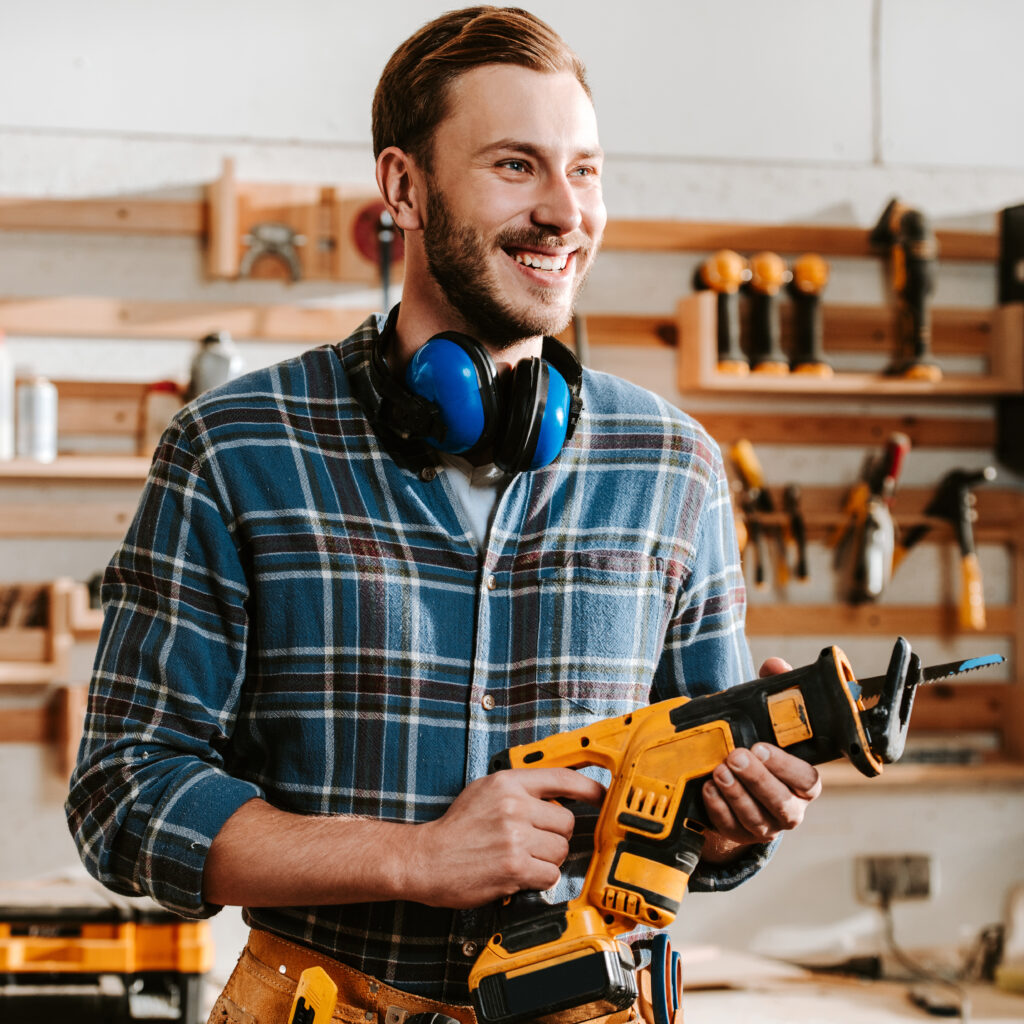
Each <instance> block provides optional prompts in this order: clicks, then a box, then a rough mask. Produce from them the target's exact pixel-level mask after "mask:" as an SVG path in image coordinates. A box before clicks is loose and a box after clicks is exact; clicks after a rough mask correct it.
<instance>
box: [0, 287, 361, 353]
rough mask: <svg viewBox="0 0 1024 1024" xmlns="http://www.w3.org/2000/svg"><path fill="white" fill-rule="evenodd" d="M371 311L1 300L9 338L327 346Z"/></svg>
mask: <svg viewBox="0 0 1024 1024" xmlns="http://www.w3.org/2000/svg"><path fill="white" fill-rule="evenodd" d="M371 312H373V311H372V310H368V309H363V308H354V307H345V306H334V307H309V308H305V307H300V306H284V305H266V306H261V305H251V304H249V305H246V304H241V303H198V302H195V303H185V302H135V301H132V302H126V301H121V300H119V299H108V298H97V297H94V296H62V297H53V298H35V299H25V298H0V329H2V330H4V331H6V332H7V334H9V335H12V336H16V335H25V336H33V335H42V336H47V337H48V336H58V337H68V338H133V339H134V338H140V339H144V338H153V339H160V340H193V339H196V338H201V337H203V336H204V335H206V334H209V333H210V332H211V331H215V330H226V331H230V332H231V334H232V335H233V336H234V338H236V339H246V340H252V341H257V340H267V341H295V342H329V341H340V340H341V339H342V338H345V337H346V336H347V335H349V334H350V333H351V332H352V331H353V330H354V329H355V328H356V327H358V326H359V324H360V323H362V322H363V320H365V319H366V317H367V316H369V315H370V313H371Z"/></svg>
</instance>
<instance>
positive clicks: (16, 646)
mask: <svg viewBox="0 0 1024 1024" xmlns="http://www.w3.org/2000/svg"><path fill="white" fill-rule="evenodd" d="M48 649H49V637H48V636H47V632H46V629H45V628H43V627H41V626H40V627H33V628H29V629H0V661H45V660H46V655H47V651H48Z"/></svg>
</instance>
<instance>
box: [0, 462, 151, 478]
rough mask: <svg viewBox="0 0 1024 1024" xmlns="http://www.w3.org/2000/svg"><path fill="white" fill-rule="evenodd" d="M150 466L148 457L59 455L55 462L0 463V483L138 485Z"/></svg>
mask: <svg viewBox="0 0 1024 1024" xmlns="http://www.w3.org/2000/svg"><path fill="white" fill-rule="evenodd" d="M151 462H152V459H151V458H150V457H149V456H148V455H62V456H60V458H58V459H57V460H56V461H55V462H33V461H32V460H31V459H12V460H11V461H10V462H0V482H4V481H8V480H11V481H14V480H18V481H35V482H40V483H46V482H48V483H79V482H82V481H93V480H104V481H107V482H108V483H115V482H125V483H133V482H136V481H137V482H139V483H142V481H144V480H145V479H146V476H147V474H148V473H149V467H150V464H151Z"/></svg>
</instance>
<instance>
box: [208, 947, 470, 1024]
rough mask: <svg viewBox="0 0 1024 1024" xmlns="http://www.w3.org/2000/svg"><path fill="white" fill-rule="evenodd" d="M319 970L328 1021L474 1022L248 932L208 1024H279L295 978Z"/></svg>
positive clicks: (458, 1010)
mask: <svg viewBox="0 0 1024 1024" xmlns="http://www.w3.org/2000/svg"><path fill="white" fill-rule="evenodd" d="M314 966H319V967H322V968H323V970H324V971H326V972H327V974H328V975H329V976H330V978H331V980H332V981H333V982H334V983H335V984H336V985H337V986H338V1003H337V1006H336V1007H335V1009H334V1015H333V1017H332V1018H331V1019H332V1021H341V1022H343V1024H404V1022H405V1021H406V1019H407V1018H408V1017H410V1016H412V1014H415V1013H440V1014H445V1015H446V1016H449V1017H452V1018H454V1019H455V1020H456V1021H458V1022H459V1024H476V1018H475V1015H474V1013H473V1008H472V1007H471V1006H455V1005H449V1004H447V1003H440V1002H438V1001H437V1000H434V999H425V998H422V997H421V996H416V995H412V994H411V993H408V992H402V991H400V990H399V989H396V988H392V987H391V986H390V985H385V984H384V983H383V982H380V981H377V980H376V979H375V978H371V977H370V976H369V975H367V974H363V973H362V972H360V971H357V970H355V969H354V968H351V967H348V966H346V965H345V964H342V963H339V962H338V961H337V960H332V959H331V958H330V957H326V956H323V955H321V954H319V953H316V952H314V951H313V950H311V949H306V948H305V947H303V946H299V945H296V944H295V943H292V942H288V941H286V940H285V939H280V938H278V937H277V936H274V935H271V934H269V933H268V932H264V931H259V930H256V929H254V930H253V931H252V932H251V933H250V935H249V941H248V943H247V944H246V947H245V949H244V950H243V951H242V955H241V956H240V957H239V959H238V963H237V964H236V965H235V969H234V971H233V972H232V974H231V977H230V978H229V979H228V982H227V984H226V985H225V986H224V991H223V992H221V994H220V996H219V997H218V999H217V1001H216V1002H215V1003H214V1006H213V1010H212V1011H211V1012H210V1016H209V1018H208V1024H285V1022H287V1021H288V1015H289V1012H290V1010H291V1006H292V1002H293V1001H294V998H295V990H296V989H297V988H298V984H299V978H300V977H301V976H302V972H303V971H304V970H306V968H307V967H314Z"/></svg>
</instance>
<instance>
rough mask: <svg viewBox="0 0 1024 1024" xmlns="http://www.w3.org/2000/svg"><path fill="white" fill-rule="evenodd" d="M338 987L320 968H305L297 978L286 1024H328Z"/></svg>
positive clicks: (336, 997) (336, 998) (332, 1013)
mask: <svg viewBox="0 0 1024 1024" xmlns="http://www.w3.org/2000/svg"><path fill="white" fill-rule="evenodd" d="M337 1002H338V986H337V985H335V984H334V982H333V981H332V980H331V977H330V975H329V974H328V973H327V972H326V971H325V970H324V969H323V968H322V967H307V968H306V969H305V970H304V971H303V972H302V974H301V975H300V976H299V987H298V988H297V989H296V990H295V998H294V999H293V1000H292V1008H291V1011H290V1012H289V1013H288V1024H330V1020H331V1017H332V1016H333V1015H334V1007H335V1005H336V1004H337Z"/></svg>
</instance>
